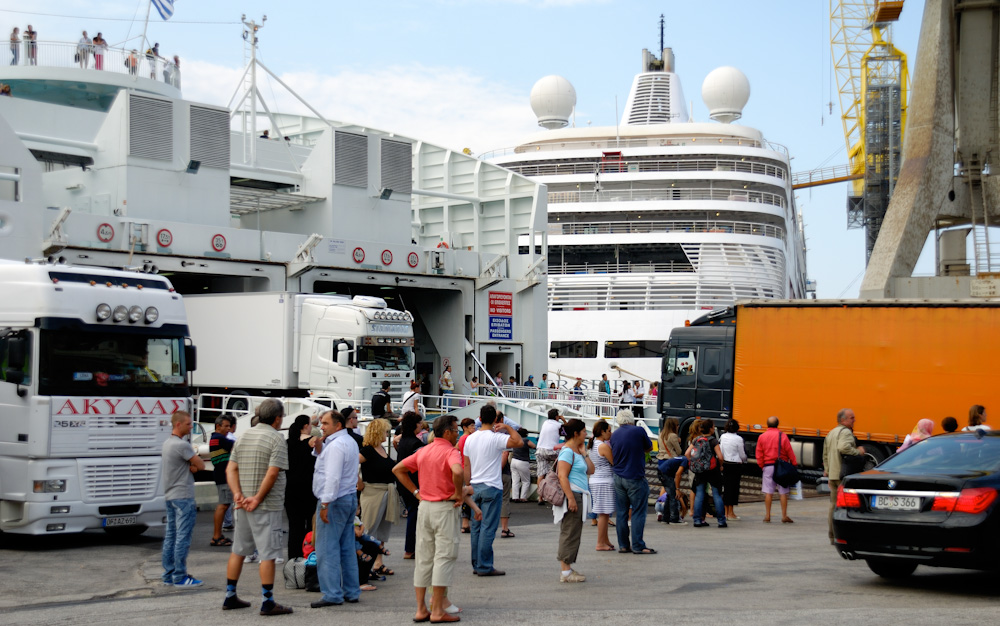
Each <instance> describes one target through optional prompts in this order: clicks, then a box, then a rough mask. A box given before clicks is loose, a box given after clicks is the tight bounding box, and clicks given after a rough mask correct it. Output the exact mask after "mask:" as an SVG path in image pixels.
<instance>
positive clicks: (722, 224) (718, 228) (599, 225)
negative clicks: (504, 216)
mask: <svg viewBox="0 0 1000 626" xmlns="http://www.w3.org/2000/svg"><path fill="white" fill-rule="evenodd" d="M636 233H638V234H650V233H730V234H736V235H756V236H760V237H773V238H775V239H781V240H782V241H784V240H785V229H784V228H781V227H780V226H772V225H770V224H760V223H756V222H735V221H726V220H711V221H705V220H690V221H660V220H648V221H647V220H633V221H630V222H565V223H562V222H556V223H552V222H550V223H549V235H622V234H636ZM550 245H551V243H550Z"/></svg>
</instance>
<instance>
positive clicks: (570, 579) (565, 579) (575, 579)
mask: <svg viewBox="0 0 1000 626" xmlns="http://www.w3.org/2000/svg"><path fill="white" fill-rule="evenodd" d="M586 580H587V577H586V576H584V575H583V574H581V573H580V572H578V571H576V570H575V569H571V570H570V571H569V574H566V575H565V576H564V575H562V574H559V582H561V583H582V582H584V581H586Z"/></svg>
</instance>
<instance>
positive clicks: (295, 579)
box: [282, 556, 306, 589]
mask: <svg viewBox="0 0 1000 626" xmlns="http://www.w3.org/2000/svg"><path fill="white" fill-rule="evenodd" d="M282 573H283V574H284V575H285V589H305V588H306V560H305V559H304V558H302V557H301V556H299V557H296V558H294V559H289V560H287V561H285V567H284V568H282Z"/></svg>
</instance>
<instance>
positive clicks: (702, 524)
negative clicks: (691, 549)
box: [692, 522, 709, 528]
mask: <svg viewBox="0 0 1000 626" xmlns="http://www.w3.org/2000/svg"><path fill="white" fill-rule="evenodd" d="M692 526H694V527H695V528H708V526H709V523H708V522H695V523H694V524H692Z"/></svg>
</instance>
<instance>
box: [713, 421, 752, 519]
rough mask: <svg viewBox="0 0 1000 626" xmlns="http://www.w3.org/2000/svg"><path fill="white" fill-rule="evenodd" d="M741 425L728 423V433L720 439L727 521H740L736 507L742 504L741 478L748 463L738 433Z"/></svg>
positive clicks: (723, 499) (745, 450) (723, 496)
mask: <svg viewBox="0 0 1000 626" xmlns="http://www.w3.org/2000/svg"><path fill="white" fill-rule="evenodd" d="M739 430H740V423H739V422H737V421H736V420H734V419H730V420H729V421H728V422H726V432H725V433H724V434H723V435H722V437H720V438H719V446H720V447H721V448H722V459H723V461H724V462H723V464H722V503H723V504H725V505H726V519H727V520H730V519H734V520H738V519H740V518H739V517H738V516H737V515H736V511H734V510H733V509H734V507H735V506H736V505H737V504H739V503H740V478H742V477H743V464H744V463H746V462H747V449H746V445H744V442H743V437H740V436H739V435H738V434H737V433H738V432H739Z"/></svg>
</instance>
